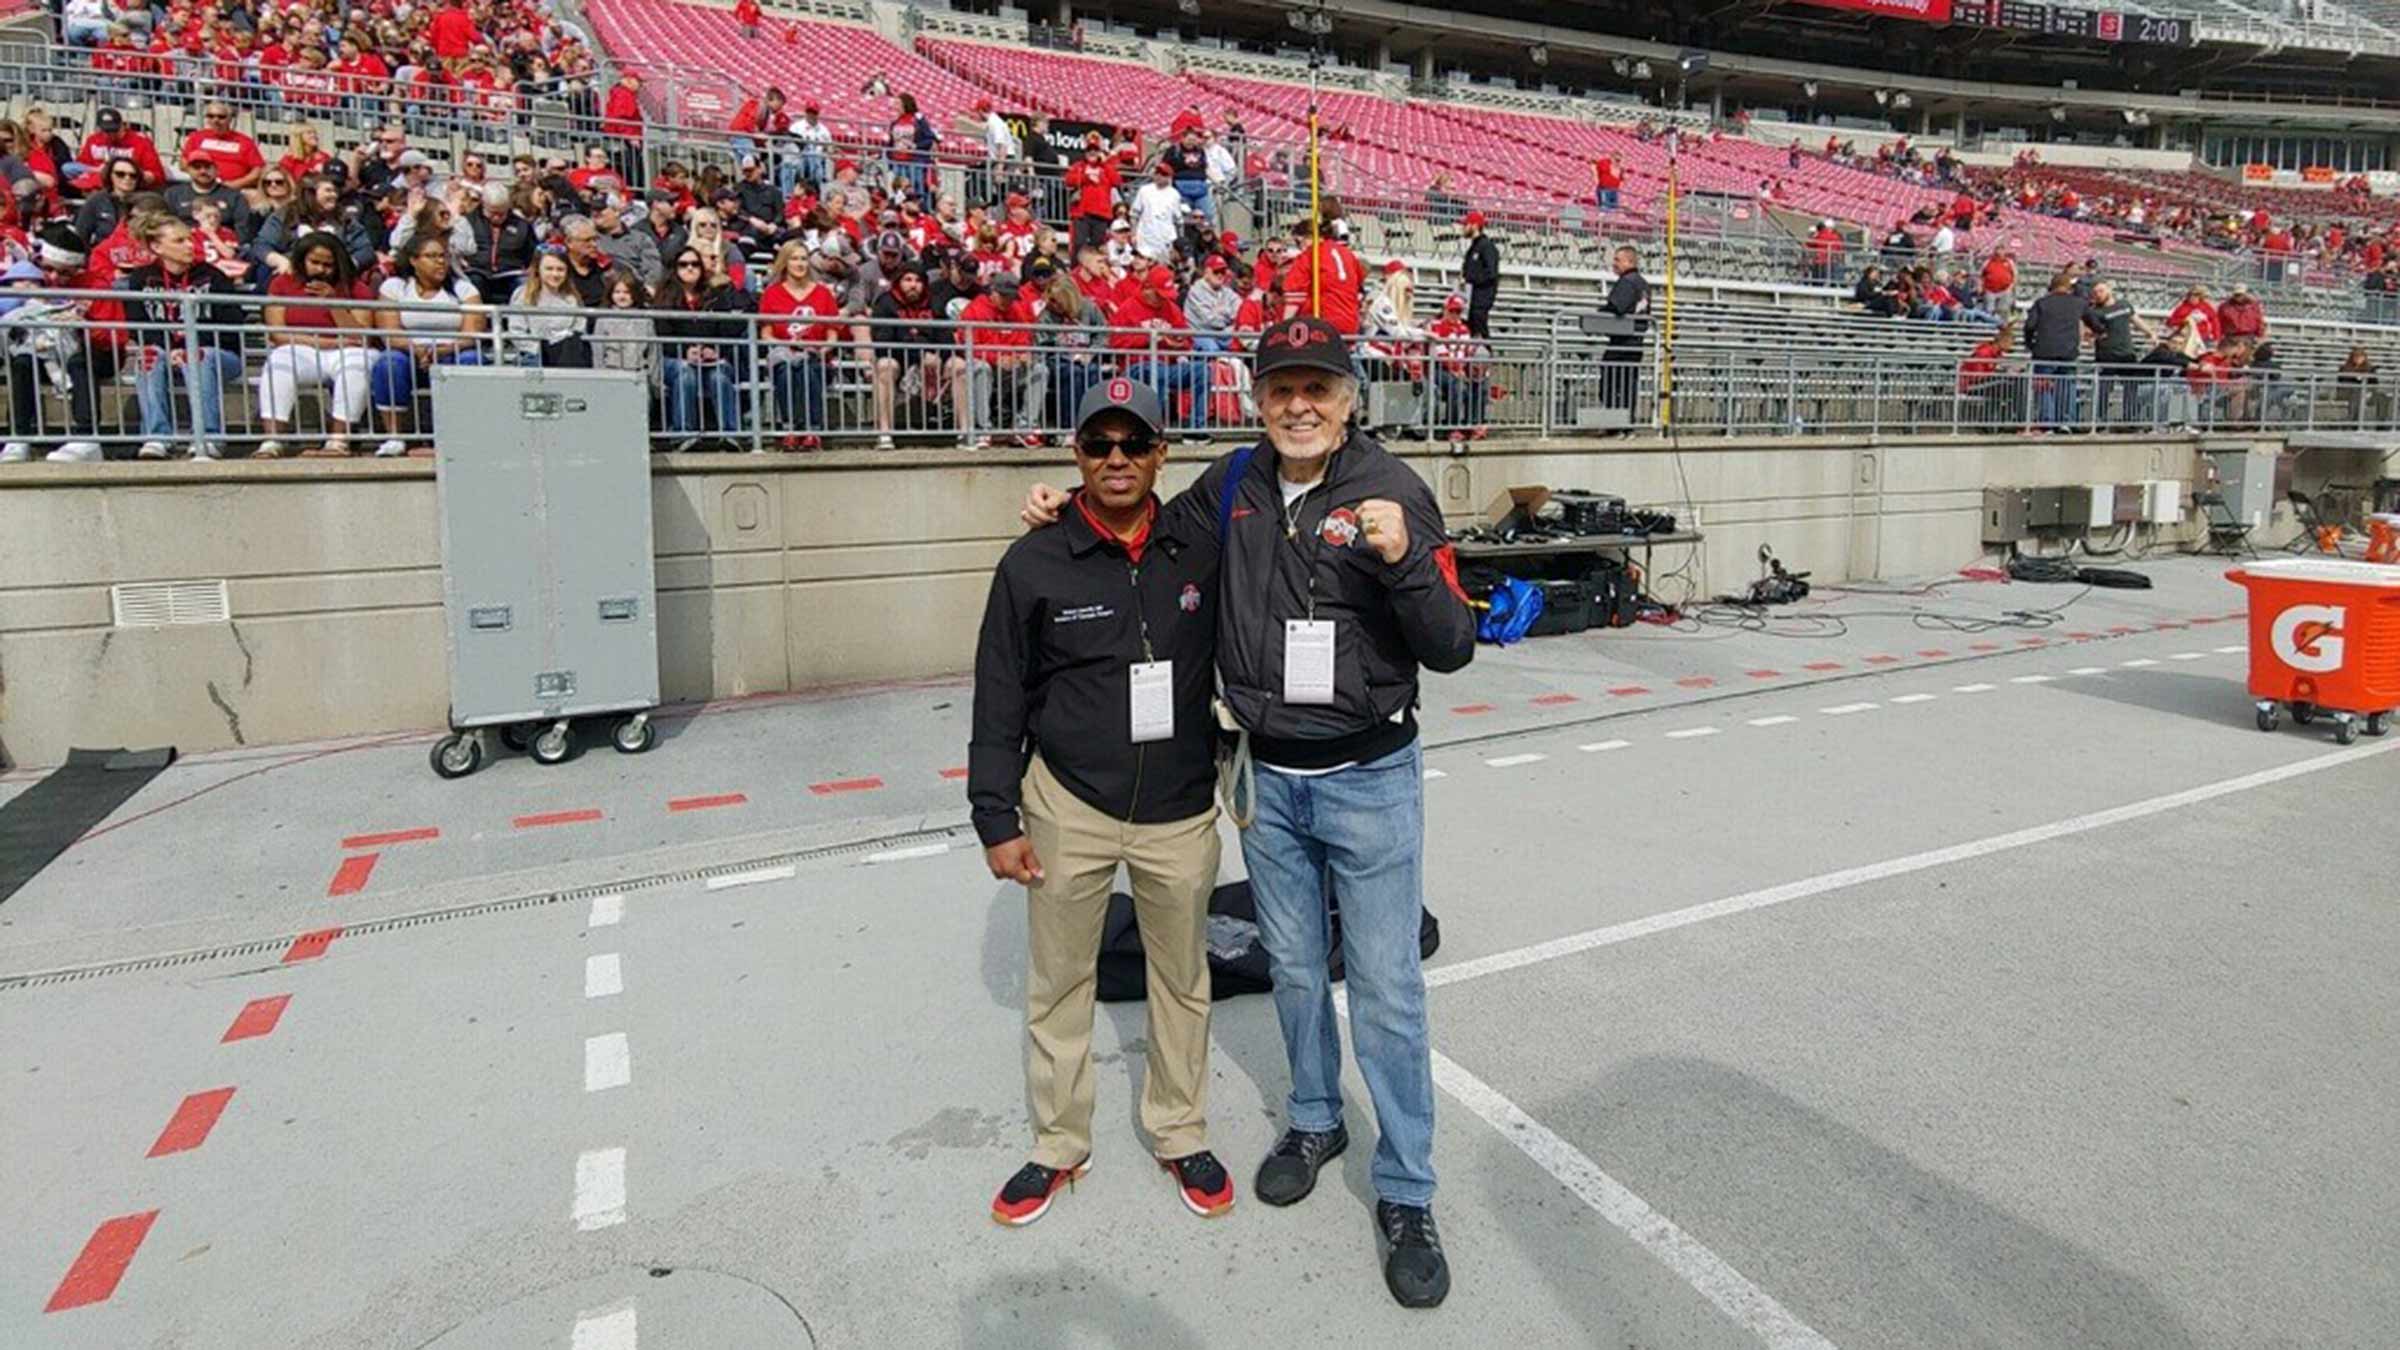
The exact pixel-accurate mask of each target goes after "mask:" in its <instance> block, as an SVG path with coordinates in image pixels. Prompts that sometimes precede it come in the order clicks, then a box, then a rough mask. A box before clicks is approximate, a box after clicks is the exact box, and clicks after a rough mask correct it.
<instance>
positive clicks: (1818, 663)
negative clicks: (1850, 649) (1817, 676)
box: [1800, 661, 1842, 670]
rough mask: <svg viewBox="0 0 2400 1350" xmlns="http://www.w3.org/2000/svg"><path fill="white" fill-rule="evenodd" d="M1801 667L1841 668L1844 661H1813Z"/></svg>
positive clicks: (1819, 668) (1804, 668) (1813, 668)
mask: <svg viewBox="0 0 2400 1350" xmlns="http://www.w3.org/2000/svg"><path fill="white" fill-rule="evenodd" d="M1800 668H1801V669H1802V670H1840V669H1841V668H1842V663H1841V662H1839V661H1811V662H1809V663H1808V664H1807V665H1805V666H1802V667H1800Z"/></svg>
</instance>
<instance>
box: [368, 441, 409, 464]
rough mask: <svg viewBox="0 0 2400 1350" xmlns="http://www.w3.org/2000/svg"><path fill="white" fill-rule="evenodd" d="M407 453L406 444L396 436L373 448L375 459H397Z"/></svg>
mask: <svg viewBox="0 0 2400 1350" xmlns="http://www.w3.org/2000/svg"><path fill="white" fill-rule="evenodd" d="M407 453H408V442H406V441H404V440H401V439H400V438H399V437H397V436H394V437H392V438H391V439H390V440H388V441H385V442H384V443H383V444H381V445H378V446H376V447H375V458H377V459H398V458H400V457H401V456H402V455H405V454H407Z"/></svg>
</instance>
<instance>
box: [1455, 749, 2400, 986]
mask: <svg viewBox="0 0 2400 1350" xmlns="http://www.w3.org/2000/svg"><path fill="white" fill-rule="evenodd" d="M2394 750H2400V741H2388V742H2385V743H2384V744H2381V745H2363V746H2358V747H2356V748H2353V749H2349V750H2336V751H2333V752H2332V753H2330V754H2324V755H2319V756H2316V757H2315V758H2313V759H2304V760H2300V761H2298V762H2297V763H2292V764H2285V765H2280V766H2278V767H2276V768H2272V769H2261V770H2259V771H2258V772H2257V773H2247V774H2243V775H2242V776H2241V777H2239V778H2227V779H2223V780H2220V781H2218V782H2214V783H2206V784H2203V785H2201V786H2199V787H2196V788H2186V789H2185V790H2183V791H2181V792H2170V793H2168V794H2167V795H2165V796H2163V797H2148V798H2145V799H2143V800H2141V801H2138V802H2130V803H2127V804H2126V805H2124V806H2112V807H2110V808H2109V809H2107V810H2105V811H2094V812H2092V813H2090V814H2088V815H2081V816H2070V817H2068V818H2067V819H2065V820H2057V821H2052V822H2050V823H2049V824H2047V825H2035V826H2031V827H2029V828H2027V829H2022V830H2011V831H2009V832H2008V833H2007V834H1995V835H1992V836H1990V837H1988V838H1984V839H1975V840H1970V841H1968V842H1967V843H1964V844H1952V845H1950V846H1948V847H1946V848H1937V849H1929V850H1927V851H1926V852H1923V853H1912V854H1910V855H1908V856H1907V857H1904V858H1891V859H1887V860H1885V861H1883V862H1876V863H1868V864H1866V865H1865V866H1863V867H1846V868H1843V869H1842V870H1841V871H1838V872H1825V873H1821V874H1819V875H1817V876H1813V877H1804V878H1802V879H1801V880H1798V881H1787V882H1785V883H1783V884H1782V885H1780V886H1769V887H1767V888H1766V889H1764V890H1757V891H1746V892H1744V893H1742V894H1740V895H1729V896H1727V897H1725V898H1724V899H1722V900H1711V901H1708V902H1706V903H1704V904H1698V905H1692V906H1689V907H1687V908H1684V909H1677V910H1670V911H1668V912H1666V913H1664V914H1653V915H1651V916H1649V917H1648V918H1644V919H1634V920H1631V921H1629V922H1626V923H1620V924H1613V925H1611V926H1609V927H1607V928H1593V929H1589V930H1586V931H1584V932H1581V933H1573V934H1569V935H1568V936H1566V937H1562V938H1553V939H1551V940H1550V941H1548V942H1540V943H1535V944H1534V945H1532V946H1530V947H1519V948H1517V949H1515V950H1514V951H1506V952H1495V953H1493V954H1492V955H1490V956H1482V957H1477V958H1476V959H1474V960H1472V961H1460V962H1457V963H1455V964H1452V965H1446V966H1435V967H1433V968H1432V969H1430V970H1427V971H1426V972H1425V985H1426V987H1427V988H1438V987H1439V986H1442V985H1445V984H1457V983H1458V982H1460V981H1461V980H1472V979H1476V978H1478V977H1480V976H1484V975H1496V974H1499V973H1501V972H1503V971H1509V970H1518V969H1521V968H1523V967H1525V966H1530V965H1535V964H1538V963H1540V962H1543V961H1554V960H1556V959H1558V958H1559V957H1562V956H1573V955H1575V954H1577V953H1579V952H1588V951H1591V950H1593V949H1595V948H1599V947H1609V946H1614V945H1616V944H1617V943H1620V942H1625V941H1628V940H1630V939H1633V938H1637V937H1647V936H1648V935H1650V934H1652V933H1664V932H1669V931H1671V930H1673V929H1677V928H1685V927H1689V926H1690V925H1692V924H1696V923H1703V922H1706V921H1707V920H1710V919H1721V918H1724V917H1726V916H1728V915H1732V914H1742V913H1747V912H1748V911H1750V910H1754V909H1765V908H1767V907H1769V906H1771V905H1780V904H1783V903H1785V902H1787V901H1791V900H1802V899H1806V898H1808V897H1809V896H1812V895H1823V894H1825V893H1826V892H1828V891H1838V890H1845V889H1847V888H1849V887H1852V886H1863V885H1866V884H1868V883H1869V882H1876V881H1885V880H1889V879H1890V878H1892V877H1900V876H1907V875H1909V874H1910V873H1912V872H1922V871H1925V870H1926V869H1928V868H1934V867H1946V866H1948V865H1949V864H1951V863H1954V862H1965V861H1967V860H1969V859H1972V858H1983V857H1989V856H1990V855H1992V854H1995V853H2006V852H2008V851H2009V850H2011V849H2019V848H2025V847H2027V846H2029V845H2033V844H2043V843H2048V842H2049V841H2051V840H2053V839H2064V838H2066V837H2068V836H2069V835H2077V834H2086V833H2089V832H2090V831H2093V830H2099V829H2105V828H2107V827H2108V826H2111V825H2121V824H2124V823H2125V822H2127V821H2133V820H2143V819H2147V818H2148V817H2151V816H2156V815H2164V814H2165V813H2167V812H2169V811H2178V810H2181V809H2183V808H2184V807H2187V806H2196V805H2198V804H2199V803H2201V802H2206V801H2214V800H2215V799H2217V798H2219V797H2230V796H2232V795H2233V794H2235V793H2237V792H2247V791H2249V790H2250V789H2252V788H2261V787H2271V786H2273V785H2274V784H2277V783H2282V782H2288V781H2289V780H2291V779H2294V778H2301V777H2305V776H2307V775H2309V774H2314V773H2323V772H2324V771H2326V770H2327V769H2338V768H2342V767H2343V766H2345V765H2349V764H2355V763H2357V762H2358V761H2360V760H2362V759H2367V758H2370V757H2372V756H2375V755H2386V754H2390V753H2391V752H2392V751H2394Z"/></svg>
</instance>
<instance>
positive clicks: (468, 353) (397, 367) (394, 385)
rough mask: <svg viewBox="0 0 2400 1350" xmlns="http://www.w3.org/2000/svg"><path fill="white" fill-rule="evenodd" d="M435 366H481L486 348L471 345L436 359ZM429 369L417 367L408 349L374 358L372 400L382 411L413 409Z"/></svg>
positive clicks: (369, 386) (369, 382)
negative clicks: (418, 387) (418, 389)
mask: <svg viewBox="0 0 2400 1350" xmlns="http://www.w3.org/2000/svg"><path fill="white" fill-rule="evenodd" d="M434 364H435V365H442V366H480V365H482V364H483V349H482V348H480V347H468V348H466V349H464V350H462V351H455V352H449V353H446V354H444V355H441V356H437V357H435V358H434ZM426 374H427V372H425V371H422V370H419V369H418V368H417V360H416V356H415V355H414V354H413V353H411V352H409V351H408V350H406V349H405V348H403V349H398V350H389V351H385V352H384V353H382V354H381V355H379V356H377V357H376V358H375V364H374V365H372V366H370V367H368V368H367V391H368V393H369V394H371V395H372V398H371V400H370V401H371V402H372V403H373V404H374V405H375V407H376V408H377V409H378V410H380V411H385V412H398V411H401V410H403V409H408V408H413V407H415V406H416V403H417V384H418V382H419V381H421V380H422V379H424V378H425V376H426Z"/></svg>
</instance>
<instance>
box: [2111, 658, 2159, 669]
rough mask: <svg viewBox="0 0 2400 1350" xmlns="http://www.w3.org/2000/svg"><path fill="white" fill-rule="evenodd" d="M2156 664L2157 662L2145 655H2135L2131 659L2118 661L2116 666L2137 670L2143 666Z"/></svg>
mask: <svg viewBox="0 0 2400 1350" xmlns="http://www.w3.org/2000/svg"><path fill="white" fill-rule="evenodd" d="M2157 664H2158V662H2156V661H2153V660H2151V659H2150V658H2149V657H2147V656H2137V657H2135V658H2134V659H2132V660H2131V661H2119V662H2118V663H2117V665H2118V666H2120V667H2121V668H2123V669H2126V670H2139V669H2141V668H2142V667H2143V666H2155V665H2157Z"/></svg>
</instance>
